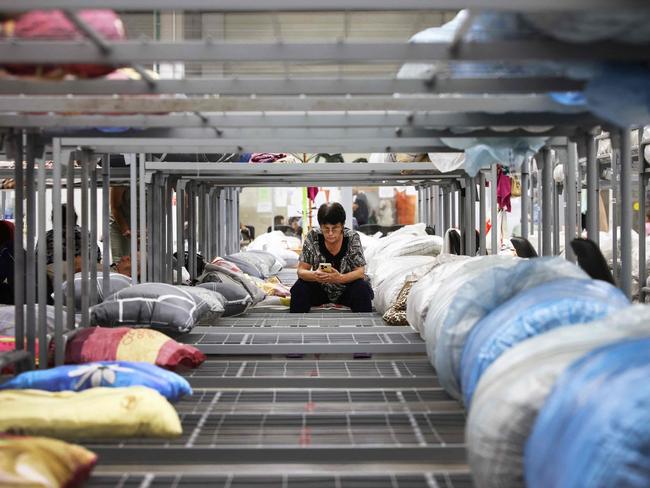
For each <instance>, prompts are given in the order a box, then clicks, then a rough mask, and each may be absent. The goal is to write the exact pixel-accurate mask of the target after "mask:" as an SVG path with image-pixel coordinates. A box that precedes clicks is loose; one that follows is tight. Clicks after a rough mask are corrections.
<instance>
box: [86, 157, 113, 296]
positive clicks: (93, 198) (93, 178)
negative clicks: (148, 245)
mask: <svg viewBox="0 0 650 488" xmlns="http://www.w3.org/2000/svg"><path fill="white" fill-rule="evenodd" d="M89 163H90V168H89V169H90V283H91V284H90V305H91V306H93V305H96V304H97V258H98V256H97V158H96V157H95V156H93V157H92V158H91V159H90V162H89ZM104 259H108V257H107V256H104Z"/></svg>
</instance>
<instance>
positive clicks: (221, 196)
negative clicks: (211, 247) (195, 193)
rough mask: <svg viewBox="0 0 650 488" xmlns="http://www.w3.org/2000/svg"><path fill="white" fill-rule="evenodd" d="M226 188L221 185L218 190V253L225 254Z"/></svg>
mask: <svg viewBox="0 0 650 488" xmlns="http://www.w3.org/2000/svg"><path fill="white" fill-rule="evenodd" d="M225 199H226V190H225V188H223V187H220V188H219V189H218V190H217V212H218V214H217V215H218V225H217V228H218V229H219V236H218V239H219V240H218V244H219V245H218V247H217V255H219V256H224V255H225V253H226V202H225Z"/></svg>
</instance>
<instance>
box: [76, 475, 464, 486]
mask: <svg viewBox="0 0 650 488" xmlns="http://www.w3.org/2000/svg"><path fill="white" fill-rule="evenodd" d="M85 486H87V487H88V488H204V487H207V486H209V487H211V488H262V487H264V488H470V487H471V486H472V481H471V478H470V476H469V474H456V473H452V474H449V473H421V474H404V475H387V474H384V475H356V476H355V475H338V476H331V475H284V476H273V475H271V476H250V475H232V474H231V475H227V474H219V475H196V474H172V475H169V474H154V473H142V474H131V473H128V474H122V475H104V476H93V477H92V478H91V480H90V481H89V482H88V483H87V484H86V485H85Z"/></svg>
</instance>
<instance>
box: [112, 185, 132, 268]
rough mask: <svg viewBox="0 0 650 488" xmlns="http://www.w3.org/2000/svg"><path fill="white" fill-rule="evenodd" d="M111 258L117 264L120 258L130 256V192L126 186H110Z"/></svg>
mask: <svg viewBox="0 0 650 488" xmlns="http://www.w3.org/2000/svg"><path fill="white" fill-rule="evenodd" d="M110 205H111V223H110V232H111V258H112V261H113V264H117V263H118V262H119V260H120V258H121V257H122V256H125V255H127V254H128V255H130V254H131V192H130V191H129V187H128V186H112V187H111V190H110Z"/></svg>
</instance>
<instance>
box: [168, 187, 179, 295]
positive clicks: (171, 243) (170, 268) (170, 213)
mask: <svg viewBox="0 0 650 488" xmlns="http://www.w3.org/2000/svg"><path fill="white" fill-rule="evenodd" d="M166 192H167V196H166V199H167V201H166V204H165V206H166V207H167V226H166V229H165V234H166V237H165V239H166V240H167V255H166V257H165V269H166V270H167V278H166V279H165V281H166V282H167V283H173V282H174V265H173V262H174V249H173V248H174V218H175V216H174V214H173V206H172V197H173V196H174V192H173V183H172V180H171V179H168V180H167V186H166ZM176 205H177V206H178V194H176Z"/></svg>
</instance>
